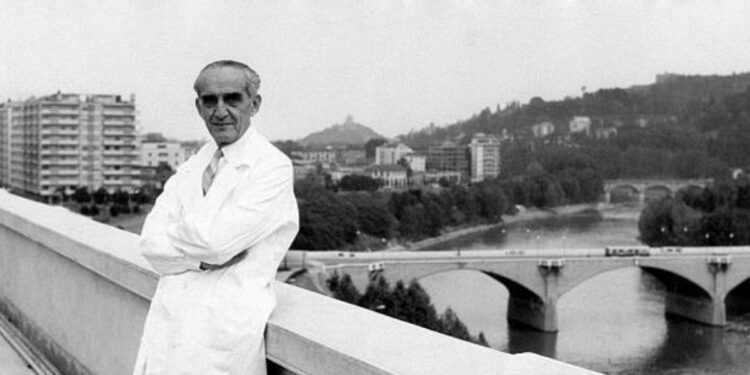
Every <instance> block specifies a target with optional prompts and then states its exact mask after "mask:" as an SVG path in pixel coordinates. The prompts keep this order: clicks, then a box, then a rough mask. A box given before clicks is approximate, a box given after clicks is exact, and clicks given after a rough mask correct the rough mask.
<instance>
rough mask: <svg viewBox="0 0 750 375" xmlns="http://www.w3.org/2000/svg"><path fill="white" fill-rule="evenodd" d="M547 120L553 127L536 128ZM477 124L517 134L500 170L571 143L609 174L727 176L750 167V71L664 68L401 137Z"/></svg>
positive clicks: (409, 140) (509, 172)
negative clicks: (650, 75)
mask: <svg viewBox="0 0 750 375" xmlns="http://www.w3.org/2000/svg"><path fill="white" fill-rule="evenodd" d="M575 117H578V118H579V119H581V121H586V122H587V125H585V126H586V127H585V131H583V132H582V131H581V128H576V131H575V134H573V133H574V131H572V130H571V128H570V127H571V120H572V119H574V118H575ZM543 123H547V124H551V125H552V126H553V127H554V129H553V132H552V133H551V134H548V135H540V134H538V132H537V133H534V131H533V128H534V126H535V125H541V124H543ZM578 125H579V124H578V123H577V124H576V126H578ZM537 129H539V128H538V127H537ZM478 132H482V133H488V134H495V135H501V136H502V138H503V139H507V140H512V141H509V142H507V143H506V144H505V146H504V147H502V149H501V160H503V167H502V168H501V176H502V177H511V176H516V175H519V174H523V173H525V172H526V171H527V170H528V168H529V167H530V166H532V165H533V164H534V162H541V161H543V160H542V159H543V156H544V155H543V153H544V149H545V148H551V147H567V148H569V149H570V148H572V149H576V150H578V151H580V152H583V153H585V154H587V155H588V157H590V158H591V159H593V160H595V161H596V165H597V169H598V170H599V172H600V173H601V175H602V176H603V177H604V178H699V177H700V178H705V177H713V178H725V177H727V176H728V175H729V171H730V169H731V168H743V169H745V170H750V147H747V145H748V144H750V73H741V74H732V75H725V76H719V75H705V76H698V75H677V74H661V75H658V76H657V77H656V80H655V81H654V82H653V83H651V84H648V85H641V86H631V87H628V88H606V89H601V90H597V91H596V92H586V93H584V94H583V95H582V96H579V97H566V98H565V99H563V100H555V101H552V100H550V101H545V100H544V99H542V98H540V97H534V98H531V100H529V102H528V103H525V104H523V103H520V102H511V103H508V104H506V105H505V106H504V107H501V106H499V105H498V106H497V108H496V109H495V110H492V109H490V108H489V107H488V108H485V109H483V110H481V111H480V112H479V113H477V114H475V115H473V116H471V117H470V118H468V119H466V120H463V121H458V122H456V123H454V124H450V125H447V126H442V127H437V126H433V125H431V126H428V127H425V128H423V129H421V130H419V131H412V132H410V133H409V134H405V135H400V136H398V137H397V139H398V140H399V141H400V142H403V143H405V144H407V145H408V146H410V147H411V148H413V149H426V148H427V147H428V146H429V145H431V144H434V143H438V142H441V141H444V140H447V139H451V140H456V141H458V142H460V143H463V144H465V143H468V142H469V141H470V140H471V137H472V135H473V134H475V133H478ZM506 135H507V136H506ZM542 164H544V163H542Z"/></svg>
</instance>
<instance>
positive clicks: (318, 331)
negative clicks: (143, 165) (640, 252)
mask: <svg viewBox="0 0 750 375" xmlns="http://www.w3.org/2000/svg"><path fill="white" fill-rule="evenodd" d="M0 194H2V195H3V196H2V197H0V243H2V244H3V246H2V248H0V312H2V313H4V314H5V315H7V316H9V317H10V318H11V321H12V322H14V324H15V325H16V326H17V327H18V328H19V329H20V330H21V331H22V332H23V334H24V335H25V336H26V337H27V338H28V339H29V340H30V341H32V343H33V344H34V345H35V346H36V347H37V348H40V349H41V350H42V351H43V352H44V354H45V355H46V356H47V357H48V359H49V360H50V361H52V362H53V363H54V364H55V365H56V366H57V367H58V369H59V370H60V371H61V372H62V373H65V374H107V375H109V374H112V375H121V374H122V375H125V374H130V373H131V371H132V366H133V363H134V360H135V355H136V352H137V349H138V344H139V341H140V336H141V332H142V328H143V322H144V319H145V317H146V313H147V311H148V307H149V301H150V298H151V296H152V295H153V293H154V290H155V287H156V282H157V275H156V274H155V273H154V271H153V270H152V269H151V267H150V266H149V265H148V263H147V262H146V261H145V260H144V259H143V258H142V257H141V256H140V255H139V254H138V252H137V251H136V249H137V247H138V238H137V236H135V235H133V234H130V233H127V232H125V231H121V230H118V229H115V228H113V227H109V226H106V225H103V224H100V223H97V222H94V221H92V220H90V219H88V218H86V217H84V216H81V215H78V214H74V213H71V212H69V211H67V210H65V209H62V208H60V207H53V206H47V205H43V204H40V203H36V202H32V201H29V200H26V199H23V198H20V197H16V196H13V195H10V194H8V193H4V192H0ZM274 289H275V291H276V294H277V300H278V305H277V308H276V310H275V311H274V313H273V315H272V316H271V319H270V321H269V323H268V328H267V332H266V347H267V357H268V359H269V360H270V361H271V362H273V363H275V365H272V368H273V369H272V372H271V373H278V372H277V371H279V366H280V367H282V368H285V369H288V370H289V371H294V373H297V374H310V375H314V374H332V375H338V374H342V375H343V374H347V375H350V374H351V375H359V374H404V375H417V374H490V373H491V374H562V373H564V374H592V372H589V371H587V370H584V369H580V368H577V367H574V366H570V365H567V364H564V363H561V362H557V361H554V360H551V359H547V358H544V357H541V356H538V355H535V354H528V353H527V354H515V355H511V354H507V353H502V352H498V351H495V350H492V349H489V348H484V347H480V346H476V345H473V344H469V343H466V342H464V341H460V340H457V339H454V338H451V337H448V336H444V335H441V334H438V333H434V332H431V331H428V330H425V329H422V328H419V327H416V326H413V325H410V324H407V323H404V322H401V321H398V320H395V319H391V318H388V317H386V316H383V315H380V314H377V313H374V312H370V311H367V310H364V309H361V308H359V307H356V306H352V305H348V304H345V303H342V302H339V301H336V300H333V299H330V298H328V297H324V296H321V295H318V294H314V293H311V292H308V291H305V290H302V289H298V288H296V287H293V286H289V285H286V284H283V283H276V284H275V286H274ZM287 373H288V372H287Z"/></svg>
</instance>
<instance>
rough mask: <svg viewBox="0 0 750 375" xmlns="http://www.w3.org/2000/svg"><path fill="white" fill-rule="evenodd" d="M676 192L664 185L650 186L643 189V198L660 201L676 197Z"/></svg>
mask: <svg viewBox="0 0 750 375" xmlns="http://www.w3.org/2000/svg"><path fill="white" fill-rule="evenodd" d="M674 194H675V192H674V191H673V190H672V188H671V187H669V186H667V185H663V184H657V185H649V186H646V188H644V189H643V196H644V199H645V200H652V199H655V200H658V199H661V198H665V197H672V196H674Z"/></svg>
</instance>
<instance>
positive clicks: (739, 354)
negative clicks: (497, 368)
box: [420, 206, 750, 375]
mask: <svg viewBox="0 0 750 375" xmlns="http://www.w3.org/2000/svg"><path fill="white" fill-rule="evenodd" d="M640 209H641V207H638V206H631V207H627V206H619V207H614V208H613V207H609V208H607V209H603V210H587V211H584V212H580V213H576V214H571V215H560V216H555V217H551V218H545V219H535V220H532V221H526V222H517V223H512V224H508V225H507V226H506V227H505V228H497V229H493V230H491V231H489V232H486V233H482V234H477V235H472V236H469V237H465V238H461V239H457V240H454V241H451V242H448V243H444V244H441V245H440V247H439V248H442V249H446V250H447V249H452V250H455V249H498V248H525V249H529V248H540V249H559V248H592V247H604V246H607V245H637V244H640V242H639V241H638V239H637V236H638V228H637V219H638V213H639V212H640ZM420 282H421V283H422V285H423V286H424V287H425V289H426V290H427V291H428V293H429V294H430V296H431V297H432V301H433V303H434V304H435V306H436V307H437V308H438V310H439V311H444V310H445V308H447V307H448V306H450V307H451V308H452V309H453V310H454V311H456V313H457V314H458V316H459V317H460V318H461V320H462V321H463V322H464V323H466V325H467V326H468V328H469V330H470V331H471V333H472V334H474V335H476V334H477V333H478V332H479V331H482V332H484V334H485V337H486V338H487V340H488V341H489V343H490V345H491V346H492V347H494V348H497V349H499V350H501V351H505V352H510V353H520V352H535V353H538V354H541V355H545V356H548V357H552V358H557V359H559V360H562V361H565V362H568V363H572V364H575V365H579V366H582V367H585V368H588V369H591V370H595V371H600V372H604V373H608V374H743V375H746V374H750V334H749V333H741V332H738V331H737V330H730V329H725V328H713V327H708V326H704V325H700V324H695V323H691V322H686V321H678V320H673V319H667V318H666V317H665V316H664V298H665V297H664V290H663V288H662V286H661V285H660V283H659V282H658V281H656V280H655V279H654V278H653V277H651V276H650V275H647V274H644V273H641V271H640V270H639V269H638V268H635V267H633V268H624V269H620V270H615V271H610V272H607V273H604V274H601V275H598V276H596V277H594V278H592V279H590V280H588V281H586V282H584V283H583V284H581V285H579V286H578V287H576V288H575V289H573V290H571V291H570V292H568V293H567V294H565V295H563V296H562V297H561V298H560V300H559V301H558V305H557V308H558V323H559V324H558V325H559V331H558V332H557V333H541V332H536V331H533V330H525V329H519V328H515V327H513V328H511V327H509V326H508V324H507V321H506V310H507V303H508V291H507V290H506V289H505V287H504V286H502V285H501V284H500V283H498V282H496V281H494V280H493V279H491V278H490V277H488V276H486V275H483V274H481V273H479V272H475V271H453V272H446V273H442V274H437V275H433V276H429V277H427V278H424V279H422V280H420ZM732 318H733V317H731V316H730V320H731V319H732Z"/></svg>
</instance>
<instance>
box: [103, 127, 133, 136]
mask: <svg viewBox="0 0 750 375" xmlns="http://www.w3.org/2000/svg"><path fill="white" fill-rule="evenodd" d="M103 134H104V135H105V136H107V135H117V136H133V137H135V131H134V130H132V129H130V128H104V132H103Z"/></svg>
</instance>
